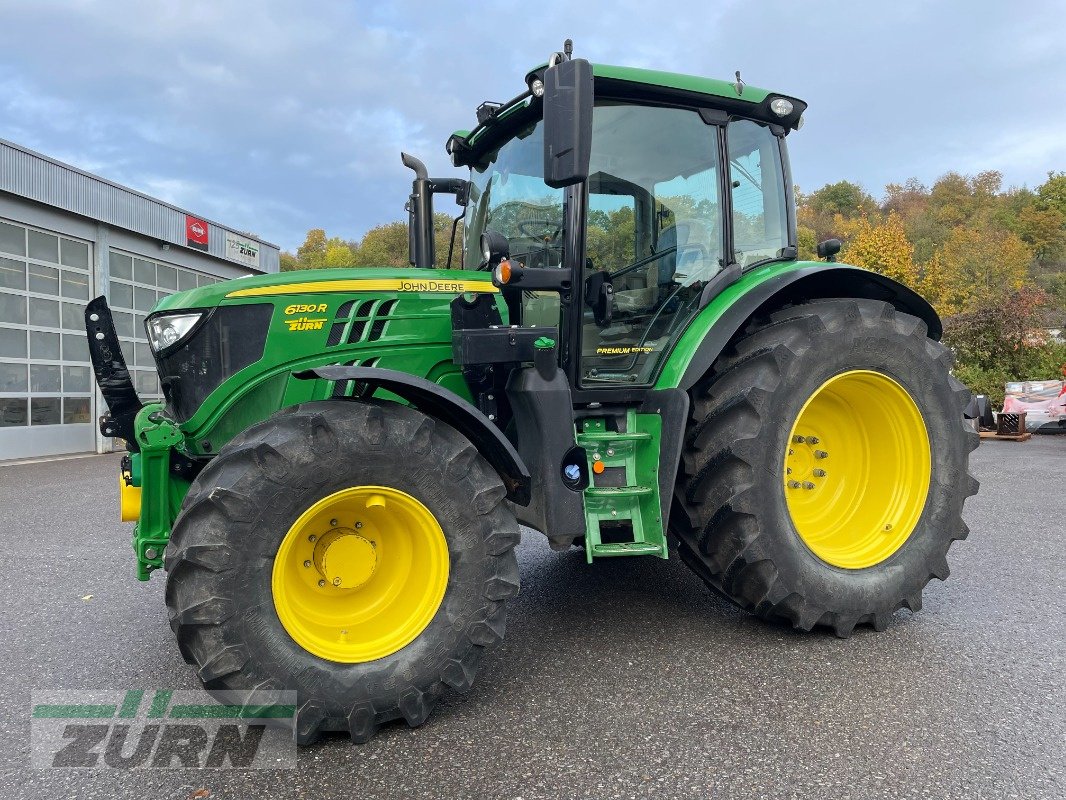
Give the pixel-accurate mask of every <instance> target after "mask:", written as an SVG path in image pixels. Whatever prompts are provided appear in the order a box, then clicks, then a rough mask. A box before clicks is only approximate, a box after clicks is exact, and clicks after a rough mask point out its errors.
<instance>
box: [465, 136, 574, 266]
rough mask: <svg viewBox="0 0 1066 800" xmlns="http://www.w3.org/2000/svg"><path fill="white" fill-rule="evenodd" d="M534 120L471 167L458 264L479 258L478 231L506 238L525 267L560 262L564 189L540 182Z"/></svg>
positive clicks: (540, 152) (540, 147) (539, 141)
mask: <svg viewBox="0 0 1066 800" xmlns="http://www.w3.org/2000/svg"><path fill="white" fill-rule="evenodd" d="M542 127H543V126H542V124H541V123H540V122H539V121H538V122H537V123H536V124H533V125H531V126H530V127H528V128H526V129H525V130H523V131H521V132H520V133H519V134H518V135H517V136H516V137H515V138H513V139H510V140H509V141H508V142H506V143H505V144H504V145H503V146H502V147H500V148H499V149H498V150H496V151H495V152H494V153H490V154H489V155H488V156H487V158H486V159H485V162H484V163H483V164H482V165H477V166H474V167H473V168H472V169H471V172H470V183H471V186H470V204H469V207H468V214H469V217H468V221H467V224H466V229H465V234H464V247H463V253H464V256H463V266H464V267H465V268H466V269H477V268H478V266H479V265H480V264H481V262H482V257H481V247H480V245H479V242H480V239H481V234H482V233H483V232H484V231H485V230H487V229H492V230H494V231H496V232H497V233H500V234H502V235H503V236H506V237H507V240H508V242H509V243H510V249H511V257H512V258H514V259H515V260H517V261H520V262H522V263H523V264H525V266H527V267H561V266H562V261H563V190H562V189H552V188H550V187H548V186H547V185H546V184H545V183H544V179H543V177H542V176H543V174H544V135H543V130H542Z"/></svg>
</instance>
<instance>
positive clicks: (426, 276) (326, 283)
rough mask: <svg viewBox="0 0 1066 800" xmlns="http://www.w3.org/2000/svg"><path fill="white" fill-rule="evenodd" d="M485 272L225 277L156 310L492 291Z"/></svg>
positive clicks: (357, 271)
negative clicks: (301, 298)
mask: <svg viewBox="0 0 1066 800" xmlns="http://www.w3.org/2000/svg"><path fill="white" fill-rule="evenodd" d="M497 291H498V290H497V289H496V287H495V286H493V285H492V279H491V276H490V275H489V273H487V272H470V271H465V270H455V269H453V270H440V269H433V270H430V269H419V270H415V269H410V268H404V267H400V268H397V267H387V268H381V269H374V268H372V269H362V268H359V269H356V268H348V269H316V270H299V271H293V272H281V273H277V274H272V275H253V276H251V277H248V278H238V279H236V280H231V281H223V282H221V283H214V284H210V285H208V286H201V287H200V288H198V289H190V290H189V291H187V292H179V293H177V294H173V295H170V296H168V297H164V298H163V299H162V300H160V301H159V304H158V305H157V306H156V307H155V309H154V311H153V313H159V312H161V311H175V310H179V309H193V308H213V307H215V306H218V305H222V304H223V301H226V300H246V299H249V298H274V297H282V296H285V295H317V294H349V293H352V292H390V293H391V292H400V293H416V294H423V293H425V294H451V295H456V294H463V293H464V292H492V293H495V292H497Z"/></svg>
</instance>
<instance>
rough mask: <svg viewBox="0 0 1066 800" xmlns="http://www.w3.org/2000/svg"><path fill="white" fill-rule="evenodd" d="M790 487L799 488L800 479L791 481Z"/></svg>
mask: <svg viewBox="0 0 1066 800" xmlns="http://www.w3.org/2000/svg"><path fill="white" fill-rule="evenodd" d="M788 488H789V489H798V488H800V482H799V481H789V482H788Z"/></svg>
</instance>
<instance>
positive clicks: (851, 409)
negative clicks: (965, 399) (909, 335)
mask: <svg viewBox="0 0 1066 800" xmlns="http://www.w3.org/2000/svg"><path fill="white" fill-rule="evenodd" d="M930 467H931V455H930V447H929V434H928V433H927V431H926V428H925V422H924V421H923V420H922V414H921V412H920V411H919V410H918V406H917V404H916V403H915V402H914V400H913V399H912V398H911V396H910V395H909V394H908V393H907V390H906V389H904V388H903V387H902V386H900V385H899V384H898V383H896V381H894V380H892V378H889V377H888V376H887V375H883V374H881V373H879V372H871V371H868V370H853V371H850V372H844V373H841V374H840V375H836V376H834V377H832V378H830V379H829V380H828V381H826V382H825V383H823V384H822V385H821V387H819V389H818V390H817V391H816V392H815V393H814V394H812V395H811V396H810V398H809V399H808V400H807V402H806V403H805V404H804V406H803V408H802V409H801V410H800V413H799V416H797V417H796V423H795V425H793V426H792V433H791V435H790V436H789V442H788V447H787V453H786V455H785V470H784V472H785V475H784V484H785V499H786V501H787V504H788V511H789V515H790V516H791V517H792V524H793V525H794V526H795V528H796V532H797V533H798V534H799V536H800V538H801V539H802V540H803V541H804V543H805V544H806V545H807V547H809V548H810V549H811V550H812V551H813V552H814V554H815V555H816V556H818V557H819V558H820V559H822V560H823V561H825V562H827V563H829V564H832V565H834V566H837V567H843V568H845V569H863V568H865V567H872V566H874V565H875V564H879V563H881V562H882V561H884V560H885V559H887V558H888V557H889V556H891V555H892V554H893V553H895V552H896V551H897V550H899V548H900V547H902V546H903V543H904V542H906V541H907V539H908V537H910V535H911V533H913V532H914V528H915V527H916V526H917V524H918V520H919V519H920V518H921V516H922V510H923V509H924V508H925V501H926V497H927V496H928V494H929V475H930Z"/></svg>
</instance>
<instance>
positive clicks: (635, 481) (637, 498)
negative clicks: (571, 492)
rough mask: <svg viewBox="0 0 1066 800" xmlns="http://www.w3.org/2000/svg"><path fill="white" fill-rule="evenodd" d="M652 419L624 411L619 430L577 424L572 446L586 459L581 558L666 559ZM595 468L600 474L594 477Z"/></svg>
mask: <svg viewBox="0 0 1066 800" xmlns="http://www.w3.org/2000/svg"><path fill="white" fill-rule="evenodd" d="M661 428H662V418H661V417H660V416H659V415H658V414H638V413H637V412H636V411H635V410H633V409H630V410H629V411H628V412H626V418H625V431H615V430H608V426H607V419H606V418H601V417H587V418H584V419H581V420H578V426H577V443H578V444H579V445H580V446H581V447H583V448H585V452H586V453H587V454H588V466H589V475H590V476H591V478H592V480H591V483H590V485H589V487H588V488H587V489H585V493H584V494H585V529H586V533H585V557H586V559H587V560H588V562H589V563H590V564H591V563H592V559H593V558H603V557H609V556H645V555H652V556H659V557H660V558H667V557H668V552H667V544H666V536H665V533H664V531H663V521H662V506H661V505H660V502H659V440H660V432H661ZM597 469H599V470H600V471H599V472H597Z"/></svg>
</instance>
